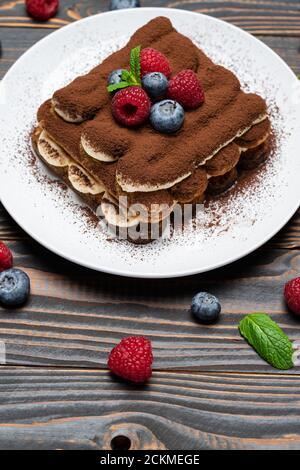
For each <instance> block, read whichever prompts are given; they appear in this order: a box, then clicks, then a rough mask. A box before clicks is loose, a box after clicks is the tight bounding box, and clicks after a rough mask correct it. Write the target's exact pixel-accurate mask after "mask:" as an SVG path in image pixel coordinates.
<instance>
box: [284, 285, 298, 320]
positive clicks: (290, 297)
mask: <svg viewBox="0 0 300 470" xmlns="http://www.w3.org/2000/svg"><path fill="white" fill-rule="evenodd" d="M284 297H285V301H286V303H287V305H288V307H289V309H290V310H292V312H294V313H297V314H298V315H300V277H296V278H295V279H291V280H290V281H289V282H287V283H286V285H285V287H284Z"/></svg>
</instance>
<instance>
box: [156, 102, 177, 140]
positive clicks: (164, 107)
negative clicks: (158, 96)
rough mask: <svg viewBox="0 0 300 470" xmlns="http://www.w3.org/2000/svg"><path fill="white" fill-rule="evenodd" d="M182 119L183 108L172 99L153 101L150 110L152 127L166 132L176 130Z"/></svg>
mask: <svg viewBox="0 0 300 470" xmlns="http://www.w3.org/2000/svg"><path fill="white" fill-rule="evenodd" d="M183 121H184V109H183V107H182V106H181V105H180V104H179V103H177V101H173V100H163V101H159V102H158V103H155V104H154V105H153V106H152V108H151V111H150V122H151V124H152V126H153V127H154V129H156V130H157V131H159V132H165V133H167V134H169V133H172V132H176V131H178V129H180V128H181V126H182V124H183Z"/></svg>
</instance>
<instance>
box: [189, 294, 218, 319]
mask: <svg viewBox="0 0 300 470" xmlns="http://www.w3.org/2000/svg"><path fill="white" fill-rule="evenodd" d="M191 312H192V314H193V315H194V317H195V318H196V319H197V320H198V321H200V322H201V323H214V322H215V321H217V320H218V318H219V316H220V313H221V304H220V302H219V300H218V299H217V297H215V296H214V295H212V294H209V293H207V292H199V293H198V294H196V295H195V296H194V297H193V299H192V305H191Z"/></svg>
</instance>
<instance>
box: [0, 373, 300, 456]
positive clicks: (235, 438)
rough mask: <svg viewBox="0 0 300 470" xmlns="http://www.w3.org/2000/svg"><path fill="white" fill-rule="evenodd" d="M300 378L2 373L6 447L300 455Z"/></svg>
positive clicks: (1, 435) (0, 409)
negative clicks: (120, 446) (119, 444)
mask: <svg viewBox="0 0 300 470" xmlns="http://www.w3.org/2000/svg"><path fill="white" fill-rule="evenodd" d="M299 402H300V377H292V376H271V375H270V376H266V375H257V374H255V375H251V374H248V375H237V374H228V373H227V374H225V373H222V374H208V373H201V374H195V373H191V372H189V373H180V374H176V373H167V372H156V373H155V374H154V376H153V377H152V379H151V381H150V382H149V383H148V385H146V386H141V387H136V386H130V385H127V384H124V383H122V382H120V381H119V380H118V379H116V378H114V377H112V376H110V374H109V373H107V372H106V371H95V370H86V371H83V370H73V371H70V370H66V369H62V370H59V371H58V370H51V369H40V368H33V369H31V368H26V369H23V368H17V369H14V368H11V367H3V368H1V369H0V403H1V404H0V448H1V449H15V448H17V449H19V448H27V449H28V448H30V449H94V450H95V449H110V448H111V440H112V438H114V437H115V436H118V435H125V436H127V437H128V438H129V439H130V441H131V448H132V449H156V450H157V449H176V450H177V449H178V450H180V449H197V450H204V449H262V448H263V449H286V448H290V449H293V448H294V449H299V448H300V433H299V419H300V407H299Z"/></svg>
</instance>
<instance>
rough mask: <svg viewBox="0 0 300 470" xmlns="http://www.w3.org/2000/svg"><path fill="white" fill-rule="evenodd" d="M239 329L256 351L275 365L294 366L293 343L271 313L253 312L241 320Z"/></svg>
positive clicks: (278, 366) (276, 366) (277, 366)
mask: <svg viewBox="0 0 300 470" xmlns="http://www.w3.org/2000/svg"><path fill="white" fill-rule="evenodd" d="M239 330H240V333H241V335H242V336H244V338H246V340H247V341H248V342H249V344H250V345H251V346H252V347H253V348H254V349H255V350H256V352H257V353H258V354H259V355H260V356H261V357H262V358H263V359H264V360H265V361H267V362H268V363H269V364H271V365H272V366H273V367H275V368H276V369H291V368H292V367H293V361H292V355H293V347H292V343H291V341H290V340H289V338H288V337H287V336H286V334H285V333H284V332H283V331H282V329H281V328H280V327H279V326H278V325H277V323H275V322H274V321H273V320H272V319H271V318H270V317H269V315H266V314H265V313H251V314H250V315H247V316H246V317H244V318H243V319H242V320H241V321H240V324H239Z"/></svg>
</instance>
